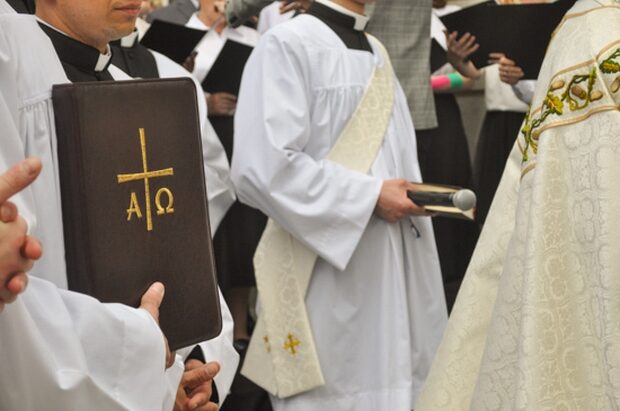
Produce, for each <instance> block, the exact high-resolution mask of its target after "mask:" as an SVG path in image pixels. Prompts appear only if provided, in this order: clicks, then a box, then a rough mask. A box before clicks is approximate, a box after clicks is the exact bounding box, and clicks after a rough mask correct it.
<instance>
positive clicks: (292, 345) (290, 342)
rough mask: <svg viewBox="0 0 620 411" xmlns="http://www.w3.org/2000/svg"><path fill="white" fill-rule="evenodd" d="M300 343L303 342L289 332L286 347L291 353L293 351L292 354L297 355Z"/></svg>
mask: <svg viewBox="0 0 620 411" xmlns="http://www.w3.org/2000/svg"><path fill="white" fill-rule="evenodd" d="M300 344H301V342H300V341H299V340H298V339H297V338H295V336H294V335H293V334H289V335H288V336H287V337H286V342H285V343H284V349H285V350H286V351H288V352H289V353H291V355H296V354H297V352H298V350H297V346H298V345H300Z"/></svg>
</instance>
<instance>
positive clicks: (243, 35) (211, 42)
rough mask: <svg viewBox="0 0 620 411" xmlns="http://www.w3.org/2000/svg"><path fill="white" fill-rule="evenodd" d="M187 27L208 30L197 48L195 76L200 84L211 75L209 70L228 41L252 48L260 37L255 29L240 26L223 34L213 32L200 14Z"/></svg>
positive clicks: (226, 29) (226, 30)
mask: <svg viewBox="0 0 620 411" xmlns="http://www.w3.org/2000/svg"><path fill="white" fill-rule="evenodd" d="M186 26H187V27H190V28H193V29H198V30H208V32H207V34H206V35H205V36H204V37H203V39H202V40H200V42H199V43H198V45H197V46H196V49H195V51H196V52H198V54H197V55H196V64H195V66H194V71H193V73H192V74H193V75H194V77H196V79H198V81H199V82H203V81H204V79H205V78H206V77H207V74H209V70H211V67H212V66H213V63H215V61H216V60H217V56H219V54H220V52H221V51H222V48H223V47H224V44H226V40H228V39H230V40H233V41H236V42H238V43H241V44H245V45H248V46H250V47H254V46H256V43H258V39H259V38H260V35H259V34H258V32H257V31H256V30H254V29H251V28H249V27H246V26H239V27H237V28H232V27H230V26H226V27H225V28H224V30H223V31H222V32H221V33H218V32H216V31H215V30H211V28H210V27H209V26H207V25H206V24H205V23H204V22H203V21H202V20H200V19H199V18H198V14H194V15H193V16H192V17H191V18H190V19H189V21H188V22H187V24H186Z"/></svg>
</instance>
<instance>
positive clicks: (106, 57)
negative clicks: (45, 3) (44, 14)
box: [36, 16, 112, 72]
mask: <svg viewBox="0 0 620 411" xmlns="http://www.w3.org/2000/svg"><path fill="white" fill-rule="evenodd" d="M36 19H37V21H38V22H39V23H41V24H43V25H45V26H47V27H49V28H50V29H52V30H54V31H56V32H58V33H60V34H62V35H63V36H65V37H67V38H69V39H71V40H73V41H75V42H78V43H79V44H82V47H88V48H92V49H93V50H97V49H96V48H94V47H92V46H90V45H88V44H84V43H82V42H81V41H79V40H76V39H74V38H73V37H71V36H70V35H68V34H67V33H65V32H64V31H62V30H59V29H57V28H56V27H54V26H52V25H51V24H49V23H48V22H46V21H45V20H42V19H41V18H39V16H36ZM76 44H77V43H76ZM110 60H112V49H110V45H109V44H107V45H106V53H105V54H101V52H99V56H98V58H97V62H96V63H95V67H94V69H93V70H94V71H96V72H101V71H105V70H106V69H107V68H108V66H109V65H110Z"/></svg>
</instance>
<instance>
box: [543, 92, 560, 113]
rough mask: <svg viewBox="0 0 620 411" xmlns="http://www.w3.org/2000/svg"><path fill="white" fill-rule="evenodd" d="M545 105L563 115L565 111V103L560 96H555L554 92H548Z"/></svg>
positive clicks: (553, 111)
mask: <svg viewBox="0 0 620 411" xmlns="http://www.w3.org/2000/svg"><path fill="white" fill-rule="evenodd" d="M545 105H546V106H547V107H549V110H551V112H552V113H556V114H559V115H562V114H563V112H564V103H563V102H562V100H561V99H560V97H558V96H554V95H553V94H547V98H545Z"/></svg>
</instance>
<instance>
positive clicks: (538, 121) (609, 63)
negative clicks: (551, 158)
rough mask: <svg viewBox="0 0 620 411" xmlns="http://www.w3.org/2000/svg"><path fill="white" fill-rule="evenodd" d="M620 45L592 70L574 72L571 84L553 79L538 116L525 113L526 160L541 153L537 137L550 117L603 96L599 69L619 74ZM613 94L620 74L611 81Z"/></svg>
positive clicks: (619, 83)
mask: <svg viewBox="0 0 620 411" xmlns="http://www.w3.org/2000/svg"><path fill="white" fill-rule="evenodd" d="M618 60H620V48H618V49H617V50H616V51H615V52H614V53H613V54H611V55H610V56H609V57H607V58H606V59H605V60H603V61H602V62H601V63H600V64H599V65H598V66H595V67H593V68H592V69H591V70H590V72H589V73H582V74H575V75H574V76H573V77H572V78H571V79H570V80H569V81H568V83H567V82H566V81H565V80H562V79H558V80H555V81H553V82H552V83H551V84H550V85H549V88H548V90H547V96H546V97H545V99H544V101H543V104H542V107H541V110H540V112H539V115H538V116H537V117H534V116H533V115H532V113H531V112H528V113H527V114H526V116H525V123H524V125H523V127H522V129H521V134H523V138H524V140H525V147H524V149H523V162H524V163H525V162H527V161H528V160H529V155H530V153H532V154H533V155H536V154H537V153H538V138H539V136H540V130H538V129H539V128H540V127H541V126H542V124H543V123H544V122H545V121H546V120H547V118H548V117H549V116H563V115H564V114H566V113H567V107H566V105H568V110H570V111H571V112H576V111H580V110H583V109H585V108H586V107H588V106H589V105H590V103H592V102H594V101H598V100H600V99H602V98H603V97H604V94H603V92H602V91H600V90H595V89H594V88H595V85H596V83H597V80H598V76H599V74H598V70H600V71H601V72H602V73H604V74H615V73H620V62H619V61H618ZM610 90H611V91H612V93H616V92H618V90H620V76H617V77H616V79H615V80H614V81H613V82H612V83H611V86H610Z"/></svg>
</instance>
